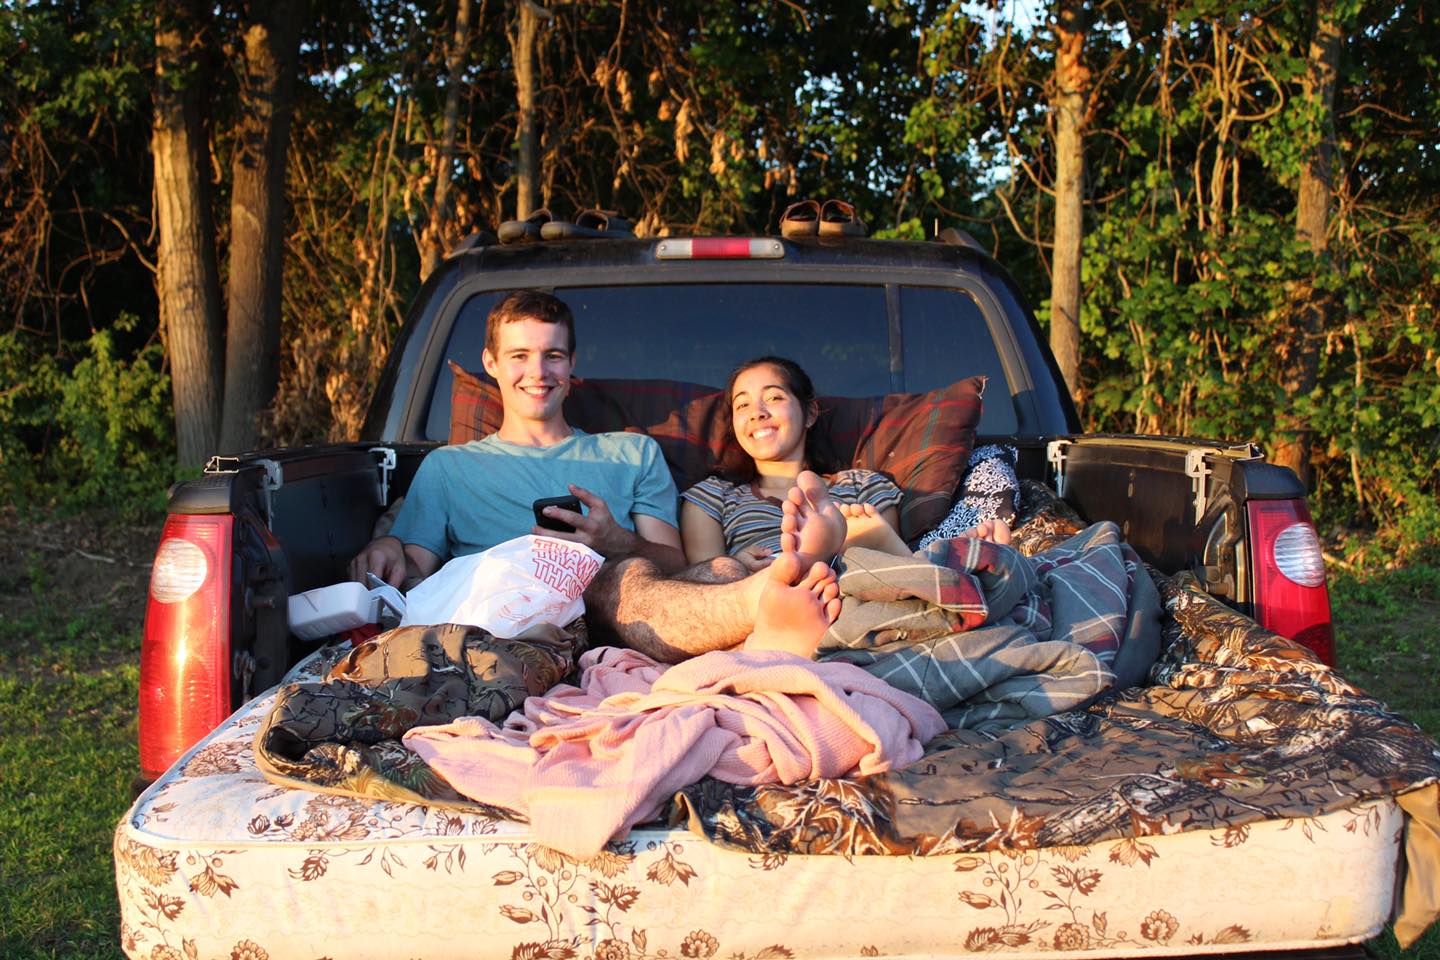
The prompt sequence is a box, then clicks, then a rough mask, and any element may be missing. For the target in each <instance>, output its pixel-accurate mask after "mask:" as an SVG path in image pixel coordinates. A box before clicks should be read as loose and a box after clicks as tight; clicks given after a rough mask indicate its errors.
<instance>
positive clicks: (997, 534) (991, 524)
mask: <svg viewBox="0 0 1440 960" xmlns="http://www.w3.org/2000/svg"><path fill="white" fill-rule="evenodd" d="M961 536H962V537H974V538H975V539H977V540H989V541H990V542H991V543H1009V542H1010V524H1008V523H1006V522H1005V521H1004V520H1001V519H1000V518H999V517H996V518H995V519H994V520H981V521H980V522H979V523H977V524H975V526H974V527H972V528H970V529H969V530H966V531H965V532H964V533H962V534H961Z"/></svg>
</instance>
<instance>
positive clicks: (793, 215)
mask: <svg viewBox="0 0 1440 960" xmlns="http://www.w3.org/2000/svg"><path fill="white" fill-rule="evenodd" d="M865 235H866V230H865V221H864V220H861V219H860V217H859V215H858V214H856V213H855V208H854V207H853V206H852V205H851V204H849V203H846V202H845V201H844V200H833V199H832V200H826V201H825V202H824V203H823V204H822V203H821V202H820V201H818V200H800V201H798V202H796V203H792V204H790V206H788V207H786V208H785V212H784V213H782V214H781V215H780V236H782V237H785V238H786V239H791V240H793V239H796V238H801V237H863V236H865Z"/></svg>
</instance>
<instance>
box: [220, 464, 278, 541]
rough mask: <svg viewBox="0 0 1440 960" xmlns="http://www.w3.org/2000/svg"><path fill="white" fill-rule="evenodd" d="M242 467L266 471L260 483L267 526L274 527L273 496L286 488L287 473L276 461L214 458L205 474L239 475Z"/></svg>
mask: <svg viewBox="0 0 1440 960" xmlns="http://www.w3.org/2000/svg"><path fill="white" fill-rule="evenodd" d="M241 467H259V468H260V469H262V470H264V471H265V477H264V479H263V480H261V481H260V489H261V490H262V491H263V492H264V494H265V525H266V526H267V527H273V526H274V525H275V524H274V521H275V502H274V497H273V494H274V493H275V491H276V490H279V489H280V488H281V487H283V486H285V471H284V470H283V469H282V468H281V466H280V464H279V463H278V462H277V461H275V460H265V459H259V460H241V459H240V458H239V457H221V456H214V457H211V458H210V459H209V460H208V461H206V463H205V473H208V474H215V473H238V472H239V471H240V468H241Z"/></svg>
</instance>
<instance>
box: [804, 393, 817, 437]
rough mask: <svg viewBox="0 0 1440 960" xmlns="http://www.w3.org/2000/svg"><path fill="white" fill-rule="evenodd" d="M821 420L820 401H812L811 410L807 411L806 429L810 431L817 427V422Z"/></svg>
mask: <svg viewBox="0 0 1440 960" xmlns="http://www.w3.org/2000/svg"><path fill="white" fill-rule="evenodd" d="M819 419H820V401H819V400H811V401H810V406H809V408H808V409H807V410H806V411H805V429H806V430H809V429H810V428H811V427H813V426H815V422H816V421H817V420H819Z"/></svg>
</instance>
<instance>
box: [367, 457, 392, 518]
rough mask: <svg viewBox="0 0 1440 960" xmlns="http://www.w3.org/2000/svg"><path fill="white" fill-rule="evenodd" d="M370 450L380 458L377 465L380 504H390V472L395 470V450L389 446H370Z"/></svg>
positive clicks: (383, 505)
mask: <svg viewBox="0 0 1440 960" xmlns="http://www.w3.org/2000/svg"><path fill="white" fill-rule="evenodd" d="M370 452H371V453H373V454H376V455H377V456H379V458H380V462H379V463H378V464H377V466H378V467H379V468H380V489H379V494H380V506H382V507H388V506H389V505H390V474H392V473H394V472H395V464H396V463H397V462H398V461H397V460H396V459H395V451H394V449H393V448H391V447H371V448H370Z"/></svg>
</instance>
